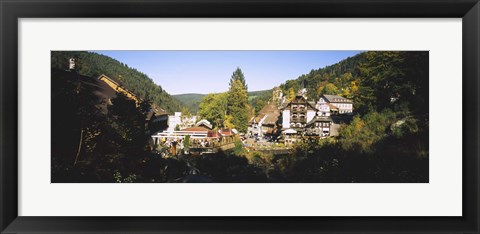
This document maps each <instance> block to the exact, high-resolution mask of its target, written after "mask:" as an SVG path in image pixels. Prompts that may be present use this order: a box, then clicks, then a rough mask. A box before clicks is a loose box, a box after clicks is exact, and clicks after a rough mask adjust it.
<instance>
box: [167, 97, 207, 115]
mask: <svg viewBox="0 0 480 234" xmlns="http://www.w3.org/2000/svg"><path fill="white" fill-rule="evenodd" d="M172 97H173V98H175V99H177V100H178V101H180V102H181V103H182V104H183V105H184V106H186V107H187V108H188V110H189V111H190V113H193V114H196V113H197V112H198V108H199V105H200V102H201V101H202V99H203V97H205V94H198V93H186V94H177V95H172Z"/></svg>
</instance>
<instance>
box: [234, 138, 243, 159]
mask: <svg viewBox="0 0 480 234" xmlns="http://www.w3.org/2000/svg"><path fill="white" fill-rule="evenodd" d="M245 152H246V150H245V147H243V143H242V142H241V141H235V147H234V148H233V149H232V153H233V154H234V155H237V156H242V155H245Z"/></svg>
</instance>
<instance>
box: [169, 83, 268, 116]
mask: <svg viewBox="0 0 480 234" xmlns="http://www.w3.org/2000/svg"><path fill="white" fill-rule="evenodd" d="M206 95H207V94H200V93H185V94H176V95H172V97H174V98H175V99H177V100H178V101H180V102H181V103H182V104H183V105H184V106H186V107H187V108H188V110H189V111H190V112H191V113H197V112H198V107H199V105H200V102H202V99H203V98H204V97H205V96H206ZM271 97H272V90H271V89H268V90H258V91H251V92H248V102H249V103H250V105H251V106H252V107H253V108H254V109H255V111H256V113H257V112H258V111H260V110H261V109H262V107H263V106H264V105H265V104H267V101H268V100H269V99H270V98H271Z"/></svg>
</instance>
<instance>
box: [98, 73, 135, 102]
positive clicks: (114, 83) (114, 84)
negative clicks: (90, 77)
mask: <svg viewBox="0 0 480 234" xmlns="http://www.w3.org/2000/svg"><path fill="white" fill-rule="evenodd" d="M98 80H101V81H103V82H104V83H105V84H107V85H108V86H110V88H112V89H113V90H115V91H116V92H119V93H123V94H124V95H125V96H127V97H128V98H130V99H132V100H134V101H135V103H137V105H139V104H140V102H141V101H142V99H141V98H140V97H138V96H137V95H135V93H133V92H132V91H130V90H128V89H127V88H125V87H124V86H123V85H122V84H121V82H120V81H119V80H116V79H113V78H111V77H108V76H106V75H105V74H102V75H100V76H99V77H98Z"/></svg>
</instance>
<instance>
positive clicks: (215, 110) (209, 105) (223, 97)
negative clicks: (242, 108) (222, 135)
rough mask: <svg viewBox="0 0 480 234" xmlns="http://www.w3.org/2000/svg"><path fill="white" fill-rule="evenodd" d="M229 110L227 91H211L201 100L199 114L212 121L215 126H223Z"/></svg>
mask: <svg viewBox="0 0 480 234" xmlns="http://www.w3.org/2000/svg"><path fill="white" fill-rule="evenodd" d="M226 112H227V93H211V94H208V95H206V96H205V97H204V98H203V99H202V102H200V105H199V110H198V114H199V115H200V117H201V118H203V119H206V120H208V121H209V122H210V123H212V125H213V127H214V128H221V127H223V122H224V120H225V115H226Z"/></svg>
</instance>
